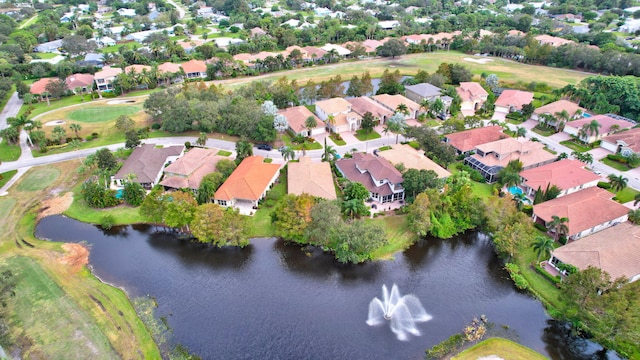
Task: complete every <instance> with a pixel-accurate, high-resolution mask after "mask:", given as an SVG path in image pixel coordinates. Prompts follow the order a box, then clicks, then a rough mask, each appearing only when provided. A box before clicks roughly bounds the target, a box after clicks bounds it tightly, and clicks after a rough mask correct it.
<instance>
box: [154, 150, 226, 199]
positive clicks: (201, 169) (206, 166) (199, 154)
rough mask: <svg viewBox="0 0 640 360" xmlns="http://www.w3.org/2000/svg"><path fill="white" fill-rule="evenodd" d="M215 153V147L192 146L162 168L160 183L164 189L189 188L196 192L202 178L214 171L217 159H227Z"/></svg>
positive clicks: (216, 151)
mask: <svg viewBox="0 0 640 360" xmlns="http://www.w3.org/2000/svg"><path fill="white" fill-rule="evenodd" d="M217 154H218V150H217V149H203V148H197V147H194V148H192V149H191V150H189V151H188V152H186V153H185V154H184V156H182V157H181V158H179V159H178V160H176V161H174V162H173V163H171V165H169V166H167V167H166V168H165V169H164V178H163V179H162V181H161V182H160V185H162V186H164V187H165V189H176V190H177V189H191V190H193V191H194V192H197V191H198V189H199V188H200V184H201V183H202V179H203V178H204V177H205V176H206V175H208V174H211V173H213V172H215V171H216V164H218V161H220V160H221V159H228V157H226V156H220V155H217Z"/></svg>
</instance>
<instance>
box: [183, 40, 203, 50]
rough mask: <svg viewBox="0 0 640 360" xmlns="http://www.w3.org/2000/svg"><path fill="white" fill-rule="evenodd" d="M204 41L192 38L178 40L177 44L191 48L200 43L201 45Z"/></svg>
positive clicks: (186, 48) (187, 48) (184, 47)
mask: <svg viewBox="0 0 640 360" xmlns="http://www.w3.org/2000/svg"><path fill="white" fill-rule="evenodd" d="M204 43H205V42H204V41H203V40H194V39H190V40H187V39H185V41H180V42H178V45H180V46H181V47H182V48H183V49H185V50H189V49H193V48H195V47H198V46H200V45H202V44H204Z"/></svg>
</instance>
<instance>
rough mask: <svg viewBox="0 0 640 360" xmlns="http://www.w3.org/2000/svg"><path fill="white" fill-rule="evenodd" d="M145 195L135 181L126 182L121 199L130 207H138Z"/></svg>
mask: <svg viewBox="0 0 640 360" xmlns="http://www.w3.org/2000/svg"><path fill="white" fill-rule="evenodd" d="M146 194H147V193H146V191H145V190H144V189H143V188H142V185H140V184H139V183H137V182H135V181H127V183H126V184H124V189H123V191H122V199H123V200H124V202H126V203H127V204H129V205H131V206H140V205H141V204H142V201H144V197H145V196H146Z"/></svg>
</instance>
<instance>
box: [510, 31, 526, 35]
mask: <svg viewBox="0 0 640 360" xmlns="http://www.w3.org/2000/svg"><path fill="white" fill-rule="evenodd" d="M507 35H509V36H525V35H526V33H523V32H522V31H520V30H509V31H507Z"/></svg>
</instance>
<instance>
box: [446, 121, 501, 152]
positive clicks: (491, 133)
mask: <svg viewBox="0 0 640 360" xmlns="http://www.w3.org/2000/svg"><path fill="white" fill-rule="evenodd" d="M506 137H507V135H506V134H505V133H503V132H502V127H500V126H485V127H481V128H477V129H469V130H465V131H461V132H457V133H453V134H449V135H446V136H445V138H446V139H447V142H448V143H449V144H450V145H451V146H453V147H454V148H456V149H458V151H460V152H467V151H471V150H473V149H475V148H476V146H478V145H480V144H486V143H488V142H492V141H496V140H500V139H504V138H506Z"/></svg>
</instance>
